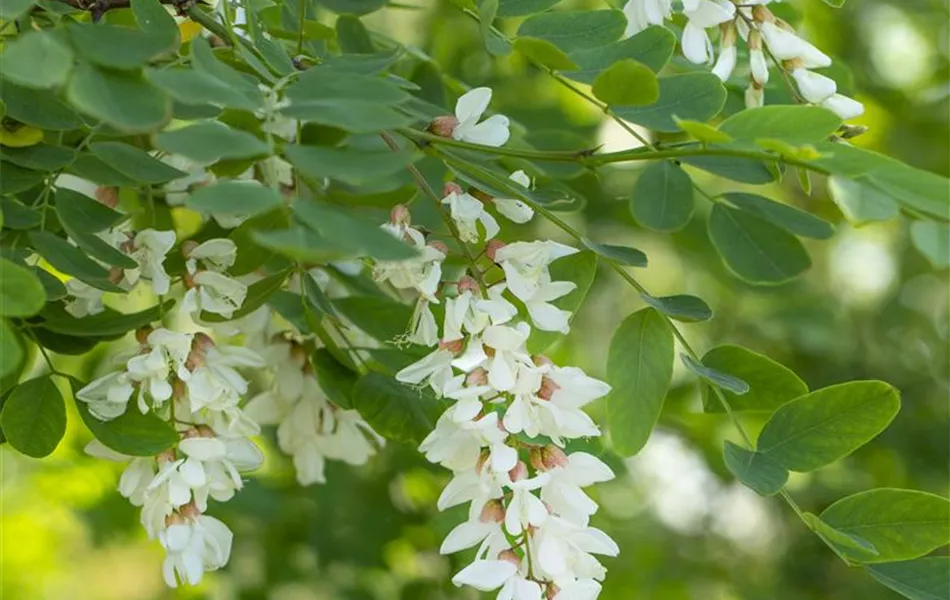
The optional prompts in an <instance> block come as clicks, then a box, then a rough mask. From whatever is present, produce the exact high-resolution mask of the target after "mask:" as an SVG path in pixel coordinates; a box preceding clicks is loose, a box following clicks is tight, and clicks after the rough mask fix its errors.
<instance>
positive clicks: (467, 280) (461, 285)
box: [458, 275, 480, 293]
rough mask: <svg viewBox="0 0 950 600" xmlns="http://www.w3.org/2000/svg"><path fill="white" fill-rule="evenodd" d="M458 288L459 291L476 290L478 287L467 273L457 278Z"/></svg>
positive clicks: (478, 289)
mask: <svg viewBox="0 0 950 600" xmlns="http://www.w3.org/2000/svg"><path fill="white" fill-rule="evenodd" d="M458 290H459V293H461V292H478V291H480V288H479V287H478V282H477V281H475V280H474V279H472V278H471V277H469V276H468V275H465V276H463V277H462V278H461V279H459V282H458Z"/></svg>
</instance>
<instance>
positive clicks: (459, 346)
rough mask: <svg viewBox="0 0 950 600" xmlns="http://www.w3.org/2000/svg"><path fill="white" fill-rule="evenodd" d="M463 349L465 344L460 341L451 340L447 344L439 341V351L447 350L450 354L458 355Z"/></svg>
mask: <svg viewBox="0 0 950 600" xmlns="http://www.w3.org/2000/svg"><path fill="white" fill-rule="evenodd" d="M464 348H465V342H464V341H462V340H452V341H449V342H445V341H440V342H439V349H440V350H448V351H449V352H451V353H452V354H458V353H459V352H461V351H462V350H463V349H464Z"/></svg>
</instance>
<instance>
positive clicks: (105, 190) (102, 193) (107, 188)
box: [96, 185, 119, 208]
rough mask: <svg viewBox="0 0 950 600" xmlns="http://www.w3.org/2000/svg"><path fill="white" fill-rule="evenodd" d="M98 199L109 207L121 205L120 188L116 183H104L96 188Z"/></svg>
mask: <svg viewBox="0 0 950 600" xmlns="http://www.w3.org/2000/svg"><path fill="white" fill-rule="evenodd" d="M96 200H98V201H99V202H101V203H102V204H105V205H106V206H108V207H109V208H115V207H116V206H118V205H119V188H117V187H115V186H114V185H103V186H100V187H97V188H96Z"/></svg>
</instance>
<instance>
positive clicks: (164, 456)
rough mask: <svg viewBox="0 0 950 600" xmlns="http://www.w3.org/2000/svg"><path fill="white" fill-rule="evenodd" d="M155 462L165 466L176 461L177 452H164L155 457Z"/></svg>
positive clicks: (170, 450) (169, 450)
mask: <svg viewBox="0 0 950 600" xmlns="http://www.w3.org/2000/svg"><path fill="white" fill-rule="evenodd" d="M155 460H156V461H157V462H158V464H159V466H161V465H164V464H165V463H170V462H172V461H173V460H175V451H174V450H172V449H171V448H169V449H168V450H165V451H163V452H160V453H158V454H156V455H155Z"/></svg>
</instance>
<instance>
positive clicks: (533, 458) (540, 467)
mask: <svg viewBox="0 0 950 600" xmlns="http://www.w3.org/2000/svg"><path fill="white" fill-rule="evenodd" d="M528 460H529V461H530V462H531V466H532V467H534V470H535V471H545V470H546V469H545V468H544V457H543V456H542V454H541V448H532V449H531V452H530V453H528Z"/></svg>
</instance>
